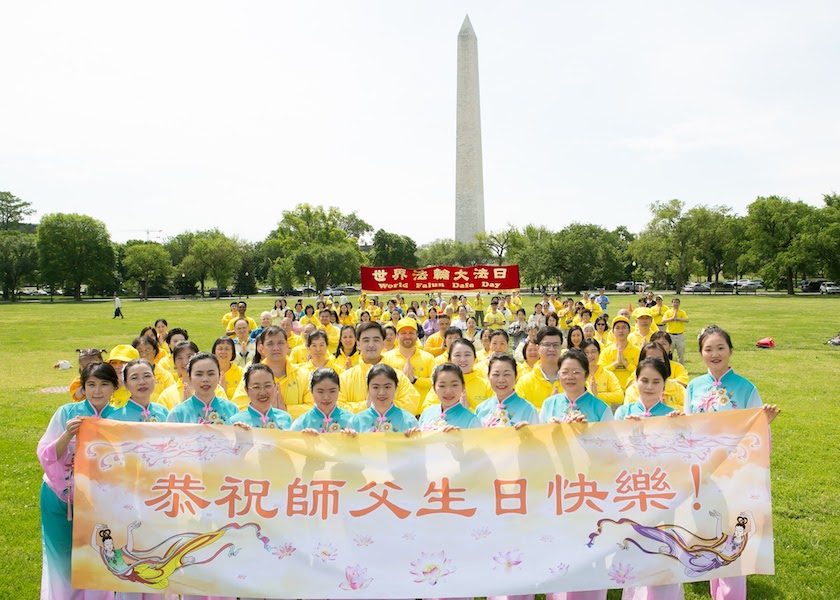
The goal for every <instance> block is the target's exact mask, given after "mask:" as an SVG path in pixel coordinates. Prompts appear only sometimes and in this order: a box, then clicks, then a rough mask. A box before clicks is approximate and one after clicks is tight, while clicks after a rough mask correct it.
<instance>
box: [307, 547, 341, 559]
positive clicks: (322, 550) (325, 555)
mask: <svg viewBox="0 0 840 600" xmlns="http://www.w3.org/2000/svg"><path fill="white" fill-rule="evenodd" d="M312 556H314V557H315V558H319V559H321V562H329V561H332V560H335V558H336V556H338V550H337V549H336V547H335V546H333V545H332V544H318V545H317V546H315V551H314V552H313V553H312Z"/></svg>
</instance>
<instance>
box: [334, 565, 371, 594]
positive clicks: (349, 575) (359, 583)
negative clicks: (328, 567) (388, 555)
mask: <svg viewBox="0 0 840 600" xmlns="http://www.w3.org/2000/svg"><path fill="white" fill-rule="evenodd" d="M365 575H367V569H366V568H364V567H362V566H361V565H356V566H355V567H345V568H344V578H345V579H346V580H347V581H342V582H341V583H339V584H338V587H340V588H341V589H342V590H349V591H355V590H363V589H365V588H366V587H367V586H369V585H370V582H371V581H373V578H370V577H369V578H367V579H365Z"/></svg>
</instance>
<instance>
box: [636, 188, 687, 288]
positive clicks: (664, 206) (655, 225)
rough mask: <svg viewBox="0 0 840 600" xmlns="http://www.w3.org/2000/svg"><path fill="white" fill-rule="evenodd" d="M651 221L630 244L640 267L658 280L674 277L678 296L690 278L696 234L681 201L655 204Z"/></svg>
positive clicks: (651, 209)
mask: <svg viewBox="0 0 840 600" xmlns="http://www.w3.org/2000/svg"><path fill="white" fill-rule="evenodd" d="M650 211H651V213H652V216H651V220H650V221H649V222H648V224H647V225H646V226H645V228H644V229H643V230H642V232H641V233H640V234H639V237H638V238H636V240H635V241H634V242H633V244H632V245H631V253H632V254H633V256H635V257H637V258H636V260H637V262H638V266H640V267H643V268H645V269H647V270H649V271H650V272H651V273H653V275H654V280H655V281H665V280H666V278H667V275H668V273H669V272H670V273H671V274H673V275H674V279H675V280H676V287H677V293H678V294H679V293H680V290H681V289H682V286H683V283H684V282H685V281H686V279H687V278H688V275H689V273H690V270H691V264H692V261H693V260H694V254H695V250H694V245H693V238H694V232H693V230H692V227H691V222H690V220H689V219H687V218H686V217H685V215H684V214H683V203H682V202H681V201H679V200H669V201H667V202H654V203H653V204H651V205H650Z"/></svg>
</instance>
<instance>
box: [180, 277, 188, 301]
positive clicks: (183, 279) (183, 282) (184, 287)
mask: <svg viewBox="0 0 840 600" xmlns="http://www.w3.org/2000/svg"><path fill="white" fill-rule="evenodd" d="M181 295H182V296H183V297H184V300H186V299H187V274H186V273H181Z"/></svg>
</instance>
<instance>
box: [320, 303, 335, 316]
mask: <svg viewBox="0 0 840 600" xmlns="http://www.w3.org/2000/svg"><path fill="white" fill-rule="evenodd" d="M332 312H333V311H331V310H330V309H329V308H327V306H326V305H324V308H322V309H321V310H319V311H318V316H319V317H320V316H321V315H323V314H324V313H327V314H328V315H329V314H332Z"/></svg>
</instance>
